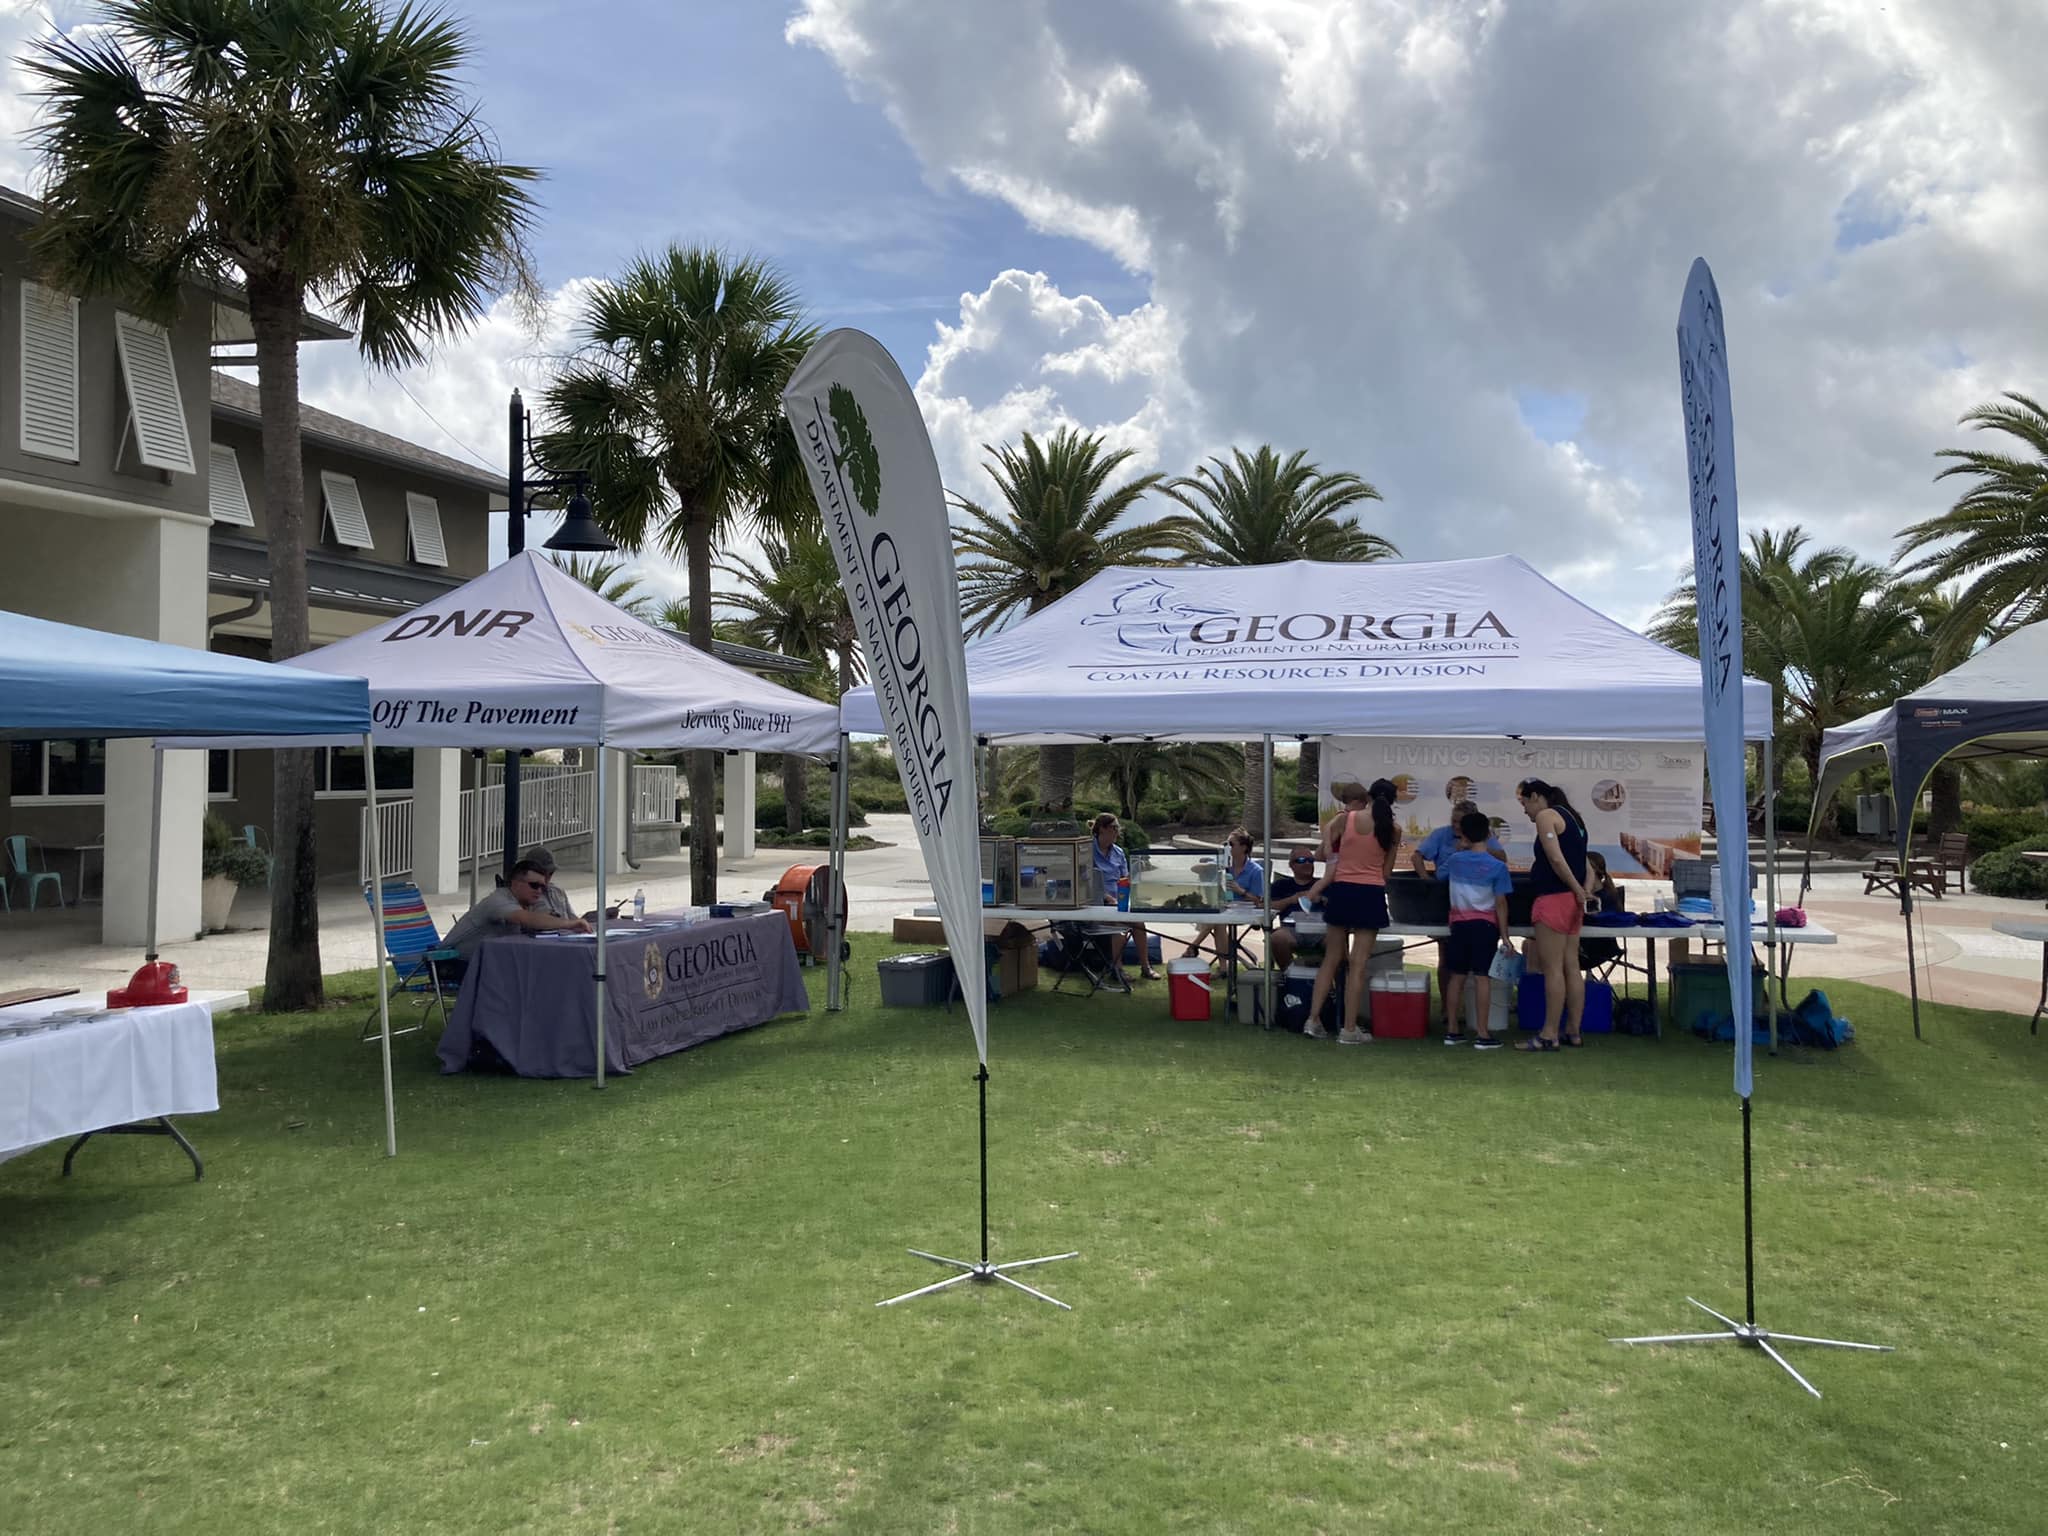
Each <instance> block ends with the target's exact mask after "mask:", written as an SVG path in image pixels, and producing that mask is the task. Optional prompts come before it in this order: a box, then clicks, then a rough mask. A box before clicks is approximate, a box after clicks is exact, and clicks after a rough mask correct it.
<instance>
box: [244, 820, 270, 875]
mask: <svg viewBox="0 0 2048 1536" xmlns="http://www.w3.org/2000/svg"><path fill="white" fill-rule="evenodd" d="M242 841H243V842H245V843H247V844H248V845H249V846H250V847H251V848H254V849H255V850H256V851H257V852H258V853H260V854H262V855H263V883H264V884H265V885H268V884H270V882H271V880H272V879H273V878H274V877H275V876H276V874H277V855H276V854H274V853H272V852H271V851H270V850H269V849H268V848H266V847H264V846H263V829H262V828H261V827H259V826H257V825H256V824H255V823H253V822H251V823H250V824H249V825H248V826H245V827H244V828H242Z"/></svg>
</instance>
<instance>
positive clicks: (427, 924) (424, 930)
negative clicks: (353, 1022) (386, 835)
mask: <svg viewBox="0 0 2048 1536" xmlns="http://www.w3.org/2000/svg"><path fill="white" fill-rule="evenodd" d="M363 900H364V901H365V902H370V888H369V887H368V886H364V887H363ZM371 905H372V906H374V905H375V904H374V903H371ZM384 953H385V956H386V957H387V958H388V959H389V960H390V962H391V970H392V973H393V979H392V983H391V992H390V994H389V995H390V1000H391V1001H392V1002H397V1001H399V1000H400V999H403V998H410V999H412V1003H413V1006H414V1007H416V1008H419V1009H421V1010H422V1012H421V1014H420V1019H419V1022H418V1023H416V1024H408V1025H406V1026H405V1027H404V1028H403V1029H398V1028H394V1029H393V1030H392V1031H391V1032H392V1033H393V1034H394V1035H408V1034H411V1033H413V1032H414V1031H415V1030H421V1029H425V1028H426V1027H427V1016H428V1014H430V1013H431V1012H432V1011H433V1010H434V1009H436V1008H438V1009H440V1010H441V1022H442V1024H443V1025H444V1026H445V1025H446V1024H447V1022H448V994H449V993H450V992H452V991H453V990H454V988H453V987H452V986H450V985H448V984H446V983H444V982H443V981H442V979H441V973H440V964H441V963H443V962H447V961H453V960H456V959H458V958H460V957H459V956H458V955H457V954H456V952H455V951H454V950H452V949H446V948H443V947H442V944H441V934H440V931H439V930H438V929H436V928H435V927H434V914H433V913H431V912H429V911H428V910H427V899H426V897H424V896H422V895H421V894H420V888H419V887H418V886H417V885H414V884H413V883H412V882H411V881H410V880H405V881H391V882H387V883H386V885H385V887H384ZM377 1036H378V1027H377V1010H376V1009H374V1008H372V1009H371V1010H370V1015H369V1017H368V1018H366V1019H365V1020H363V1038H364V1039H365V1040H375V1039H376V1038H377Z"/></svg>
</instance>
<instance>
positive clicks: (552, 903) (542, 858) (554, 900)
mask: <svg viewBox="0 0 2048 1536" xmlns="http://www.w3.org/2000/svg"><path fill="white" fill-rule="evenodd" d="M520 860H521V862H522V863H526V864H531V865H532V866H533V867H534V868H535V869H537V870H539V871H540V872H541V873H542V874H543V875H545V876H547V882H548V883H547V888H546V889H545V890H543V891H542V892H541V894H540V910H541V911H543V912H546V913H548V914H549V915H551V916H554V917H574V916H576V907H575V904H574V903H573V902H571V901H570V900H569V893H568V892H567V891H565V890H563V889H562V888H561V886H559V885H557V884H556V883H555V855H554V850H553V849H551V848H549V847H548V846H547V845H546V844H544V843H536V844H534V845H533V847H531V848H529V849H527V850H526V852H525V853H523V854H521V855H520Z"/></svg>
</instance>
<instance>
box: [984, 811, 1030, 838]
mask: <svg viewBox="0 0 2048 1536" xmlns="http://www.w3.org/2000/svg"><path fill="white" fill-rule="evenodd" d="M989 829H990V835H991V836H994V837H1029V836H1030V835H1031V818H1030V817H1029V816H1028V815H1026V814H1025V813H1024V812H1022V811H1017V812H1013V813H1012V814H1011V815H1008V816H995V817H991V818H990V820H989Z"/></svg>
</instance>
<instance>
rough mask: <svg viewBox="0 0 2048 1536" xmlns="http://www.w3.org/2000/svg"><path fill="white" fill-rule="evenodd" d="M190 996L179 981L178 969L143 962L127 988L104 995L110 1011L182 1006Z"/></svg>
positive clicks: (162, 962) (159, 962) (158, 962)
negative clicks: (180, 1004)
mask: <svg viewBox="0 0 2048 1536" xmlns="http://www.w3.org/2000/svg"><path fill="white" fill-rule="evenodd" d="M190 996H191V994H190V993H189V992H187V991H186V990H185V988H184V985H183V983H182V982H181V981H180V980H179V977H178V968H177V967H176V966H175V965H173V964H171V962H170V961H168V960H149V961H145V962H144V963H143V965H142V967H141V969H139V970H138V971H136V973H135V974H134V975H133V976H130V977H129V978H128V985H127V986H125V987H116V988H115V989H114V990H113V991H111V992H109V993H108V994H107V1006H108V1007H109V1008H160V1007H162V1006H163V1005H164V1004H165V1003H182V1002H184V1001H186V1000H187V999H188V998H189V997H190Z"/></svg>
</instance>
